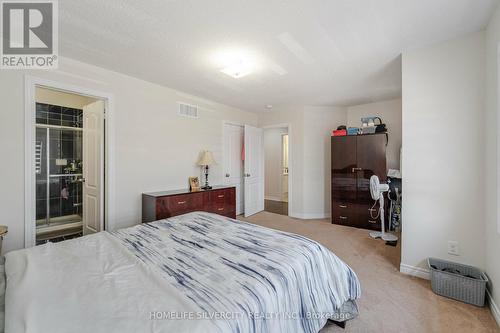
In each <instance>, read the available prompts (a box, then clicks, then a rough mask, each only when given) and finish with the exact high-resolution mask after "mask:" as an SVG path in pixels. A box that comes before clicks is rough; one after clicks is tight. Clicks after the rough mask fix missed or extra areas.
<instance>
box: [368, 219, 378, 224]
mask: <svg viewBox="0 0 500 333" xmlns="http://www.w3.org/2000/svg"><path fill="white" fill-rule="evenodd" d="M368 222H370V223H372V224H376V223H377V221H374V220H368Z"/></svg>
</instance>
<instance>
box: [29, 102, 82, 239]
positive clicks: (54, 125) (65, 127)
mask: <svg viewBox="0 0 500 333" xmlns="http://www.w3.org/2000/svg"><path fill="white" fill-rule="evenodd" d="M81 112H82V111H81V110H75V109H68V108H64V107H58V106H52V105H44V104H41V105H37V125H36V145H35V147H36V152H35V153H36V156H35V161H36V166H35V170H36V228H37V243H40V242H42V241H46V240H47V239H52V238H56V237H60V236H68V235H70V234H75V233H80V232H81V230H82V195H83V188H82V185H83V184H82V148H83V147H82V146H83V137H82V134H83V130H82V128H81V122H78V121H75V120H77V119H79V118H81ZM71 125H73V126H71ZM79 125H80V126H79Z"/></svg>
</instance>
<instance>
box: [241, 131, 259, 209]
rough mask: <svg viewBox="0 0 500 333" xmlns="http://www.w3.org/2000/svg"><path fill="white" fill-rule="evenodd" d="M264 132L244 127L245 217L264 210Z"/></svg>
mask: <svg viewBox="0 0 500 333" xmlns="http://www.w3.org/2000/svg"><path fill="white" fill-rule="evenodd" d="M263 136H264V131H263V130H262V128H256V127H252V126H248V125H245V163H244V164H245V165H244V170H245V173H244V176H245V191H244V192H245V198H244V201H245V217H247V216H250V215H253V214H256V213H258V212H261V211H263V210H264V146H263V143H264V137H263Z"/></svg>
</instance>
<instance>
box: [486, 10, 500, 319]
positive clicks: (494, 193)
mask: <svg viewBox="0 0 500 333" xmlns="http://www.w3.org/2000/svg"><path fill="white" fill-rule="evenodd" d="M499 44H500V6H497V9H496V11H495V13H494V15H493V17H492V19H491V21H490V23H489V25H488V28H487V30H486V105H485V106H486V107H485V109H486V115H485V122H484V130H483V131H484V134H485V154H484V158H485V162H486V163H485V170H484V171H485V172H484V174H485V176H484V177H485V179H486V181H485V182H484V186H485V190H486V195H485V196H484V199H485V222H486V226H485V237H486V263H485V266H486V272H487V274H488V276H489V278H490V280H491V283H490V291H491V293H492V295H493V299H494V302H495V303H496V305H497V309H498V306H500V260H499V259H498V254H499V253H500V218H499V213H500V212H499V211H498V206H499V205H500V202H499V199H500V197H499V191H500V183H499V181H500V179H499V178H498V172H500V167H499V165H498V161H499V148H500V146H499V144H498V140H499V134H498V128H499V126H500V123H499V120H500V119H499V116H498V115H499V102H500V101H499V98H498V96H500V87H499V86H498V82H499V81H498V80H499V79H500V78H499V76H498V73H499V68H498V63H499V61H500V57H499V53H498V46H499ZM499 315H500V313H497V316H499ZM499 319H500V318H499V317H497V320H499ZM499 324H500V322H499Z"/></svg>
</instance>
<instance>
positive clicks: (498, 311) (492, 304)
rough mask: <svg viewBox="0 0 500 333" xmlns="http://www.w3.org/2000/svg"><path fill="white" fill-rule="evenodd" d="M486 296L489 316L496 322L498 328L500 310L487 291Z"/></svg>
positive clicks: (499, 324)
mask: <svg viewBox="0 0 500 333" xmlns="http://www.w3.org/2000/svg"><path fill="white" fill-rule="evenodd" d="M486 296H487V297H488V304H489V305H490V310H491V314H492V315H493V318H495V320H496V321H497V325H498V326H500V309H499V308H498V305H497V304H496V303H495V300H494V299H493V296H492V295H491V294H490V291H489V290H486Z"/></svg>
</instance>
